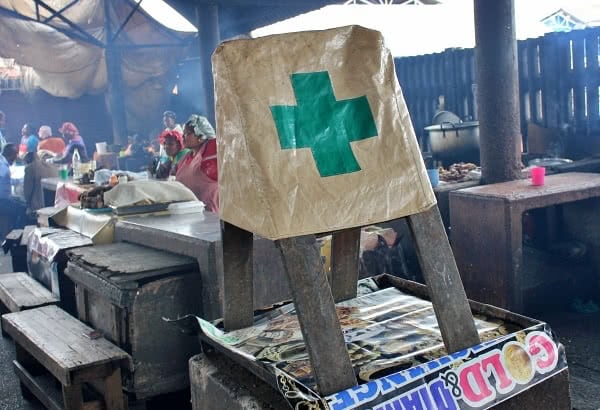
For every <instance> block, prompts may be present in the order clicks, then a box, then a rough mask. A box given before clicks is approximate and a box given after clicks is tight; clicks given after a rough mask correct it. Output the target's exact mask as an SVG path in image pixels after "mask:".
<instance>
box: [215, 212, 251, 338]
mask: <svg viewBox="0 0 600 410" xmlns="http://www.w3.org/2000/svg"><path fill="white" fill-rule="evenodd" d="M253 239H254V238H253V235H252V232H248V231H246V230H244V229H241V228H238V227H237V226H235V225H231V224H230V223H227V222H225V221H221V242H222V245H223V324H224V326H225V329H226V330H235V329H241V328H243V327H248V326H252V323H253V322H254V300H253V293H254V282H253V271H252V270H253V265H252V246H253Z"/></svg>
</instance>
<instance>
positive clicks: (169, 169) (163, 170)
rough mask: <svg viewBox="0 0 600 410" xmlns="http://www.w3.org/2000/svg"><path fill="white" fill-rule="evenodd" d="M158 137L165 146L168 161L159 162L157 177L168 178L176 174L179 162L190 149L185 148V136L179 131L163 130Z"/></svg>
mask: <svg viewBox="0 0 600 410" xmlns="http://www.w3.org/2000/svg"><path fill="white" fill-rule="evenodd" d="M158 138H159V141H160V145H161V146H164V147H165V153H166V154H167V161H166V162H162V163H159V164H158V166H157V168H156V178H158V179H166V178H168V177H170V176H175V174H176V172H177V164H178V163H179V161H180V160H181V158H183V157H184V156H185V155H186V154H187V153H188V152H189V151H190V150H189V149H187V148H183V136H182V135H181V133H180V132H179V131H175V130H172V131H171V130H169V131H163V132H162V133H161V134H160V136H159V137H158Z"/></svg>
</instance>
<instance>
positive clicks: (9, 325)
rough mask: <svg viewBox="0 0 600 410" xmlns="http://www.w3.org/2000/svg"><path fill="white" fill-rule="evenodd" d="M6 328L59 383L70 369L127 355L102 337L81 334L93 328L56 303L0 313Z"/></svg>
mask: <svg viewBox="0 0 600 410" xmlns="http://www.w3.org/2000/svg"><path fill="white" fill-rule="evenodd" d="M2 323H3V326H4V328H5V330H6V332H7V333H8V334H9V335H11V336H12V338H13V340H14V341H15V344H19V345H20V346H22V347H23V348H24V349H25V350H27V351H28V352H29V353H30V354H31V355H32V356H33V357H35V358H36V360H38V361H39V362H40V363H41V364H42V365H43V366H44V367H45V368H46V369H48V370H49V371H50V372H51V373H52V374H53V375H54V377H56V378H57V379H59V380H60V381H61V383H62V384H64V385H68V384H70V382H71V372H73V371H74V370H76V369H81V368H86V367H90V366H97V365H100V364H103V363H109V362H114V361H120V360H127V359H128V358H129V355H128V354H127V353H125V352H124V351H123V350H121V349H119V348H118V347H116V346H114V345H113V344H111V343H110V342H109V341H107V340H106V339H103V338H100V339H96V340H92V339H89V338H87V337H85V336H84V335H85V334H89V333H90V332H91V331H92V330H93V329H91V328H90V327H88V326H86V325H84V324H83V323H81V322H80V321H78V320H77V319H75V318H74V317H72V316H70V315H69V314H67V313H66V312H64V311H63V310H61V309H59V308H58V307H56V306H45V307H42V308H37V309H31V310H25V311H22V312H18V313H11V314H8V315H4V316H3V317H2Z"/></svg>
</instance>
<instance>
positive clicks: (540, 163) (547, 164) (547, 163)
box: [528, 158, 573, 167]
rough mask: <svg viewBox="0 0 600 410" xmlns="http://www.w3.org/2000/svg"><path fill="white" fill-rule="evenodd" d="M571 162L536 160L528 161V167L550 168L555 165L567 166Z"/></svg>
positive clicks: (550, 159) (553, 159)
mask: <svg viewBox="0 0 600 410" xmlns="http://www.w3.org/2000/svg"><path fill="white" fill-rule="evenodd" d="M570 162H573V160H571V159H568V158H536V159H532V160H531V161H529V163H528V164H529V166H530V167H531V166H538V167H552V166H556V165H562V164H568V163H570Z"/></svg>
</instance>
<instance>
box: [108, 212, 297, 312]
mask: <svg viewBox="0 0 600 410" xmlns="http://www.w3.org/2000/svg"><path fill="white" fill-rule="evenodd" d="M115 240H116V241H127V242H132V243H137V244H140V245H145V246H149V247H152V248H156V249H162V250H167V251H170V252H174V253H178V254H181V255H186V256H191V257H194V258H196V259H197V260H198V265H199V270H200V275H201V277H202V289H200V290H199V292H200V293H201V298H202V307H203V317H204V318H205V319H216V318H218V317H222V309H221V305H222V296H223V260H222V254H223V252H222V248H221V228H220V221H219V217H218V215H217V214H214V213H212V212H204V213H188V214H154V215H147V216H141V215H137V216H131V217H125V218H122V219H121V220H119V221H118V222H117V224H116V226H115ZM253 261H254V308H262V307H264V306H268V305H271V304H273V303H275V302H278V301H281V300H285V299H289V298H290V296H289V295H290V293H289V288H288V283H287V278H286V277H285V275H284V271H283V263H282V261H281V256H280V253H279V252H278V251H277V249H276V248H275V245H274V243H273V242H272V241H269V240H267V239H264V238H260V237H256V236H255V237H254V254H253Z"/></svg>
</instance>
